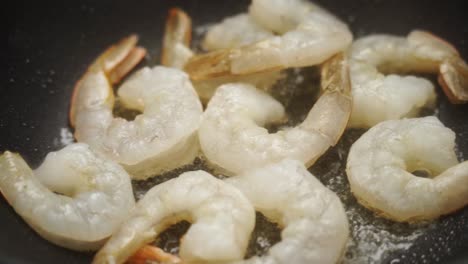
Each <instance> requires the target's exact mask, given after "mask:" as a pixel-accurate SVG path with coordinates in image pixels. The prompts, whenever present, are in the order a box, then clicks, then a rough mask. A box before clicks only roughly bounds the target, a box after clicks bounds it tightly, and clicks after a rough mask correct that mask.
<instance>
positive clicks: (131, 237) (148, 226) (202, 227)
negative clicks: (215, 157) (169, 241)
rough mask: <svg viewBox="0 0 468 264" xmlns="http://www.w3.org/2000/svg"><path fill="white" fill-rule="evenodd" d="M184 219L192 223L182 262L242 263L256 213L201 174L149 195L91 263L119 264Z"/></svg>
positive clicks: (182, 178)
mask: <svg viewBox="0 0 468 264" xmlns="http://www.w3.org/2000/svg"><path fill="white" fill-rule="evenodd" d="M183 219H184V220H188V221H190V222H192V225H191V227H190V229H189V230H188V231H187V233H186V234H185V236H184V238H183V239H182V241H181V244H180V257H181V259H182V260H183V262H184V263H222V262H225V261H234V260H240V259H242V258H243V257H244V254H245V251H246V249H247V245H248V242H249V237H250V234H251V232H252V231H253V228H254V225H255V211H254V208H253V206H252V204H251V203H250V202H249V201H248V200H247V198H245V196H244V195H243V194H242V193H241V192H240V191H239V190H237V189H236V188H235V187H233V186H231V185H229V184H226V183H225V182H223V181H222V180H219V179H216V178H214V177H213V176H212V175H210V174H208V173H206V172H204V171H192V172H186V173H183V174H181V175H180V176H179V177H178V178H175V179H172V180H169V181H167V182H164V183H162V184H160V185H156V186H155V187H153V188H152V189H151V190H149V191H148V193H146V195H145V196H144V197H143V198H142V199H141V200H140V201H138V203H137V205H136V208H135V209H134V210H133V211H132V212H131V213H130V215H129V217H128V219H127V221H126V222H125V223H124V224H123V225H122V226H121V227H120V229H119V230H117V232H115V233H114V234H113V235H112V237H111V238H110V239H109V241H108V242H107V243H106V244H105V245H104V247H103V248H101V250H100V251H99V252H98V253H97V254H96V256H95V258H94V261H93V263H123V262H125V261H126V260H127V259H128V258H129V257H130V256H131V255H133V253H135V252H136V251H137V250H138V249H140V248H141V247H142V246H144V245H145V244H146V243H149V242H151V241H152V240H153V239H154V238H155V237H156V236H157V235H158V234H159V233H160V232H161V231H162V230H164V229H165V228H167V227H168V226H170V225H171V224H174V223H177V222H178V221H180V220H183ZM156 252H159V253H160V251H159V250H156ZM159 253H158V254H159ZM144 255H145V254H144ZM169 259H173V258H169Z"/></svg>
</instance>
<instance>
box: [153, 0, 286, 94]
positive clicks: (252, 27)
mask: <svg viewBox="0 0 468 264" xmlns="http://www.w3.org/2000/svg"><path fill="white" fill-rule="evenodd" d="M238 23H240V24H238ZM253 23H254V22H252V20H251V19H249V18H248V17H247V16H246V15H241V16H237V17H234V18H232V19H227V20H226V21H224V22H222V23H221V24H218V25H215V26H214V27H213V28H212V29H211V30H210V31H209V32H208V33H207V35H206V37H205V43H209V44H205V46H208V48H216V47H218V48H220V47H222V46H224V45H229V46H237V45H239V44H240V42H241V43H247V42H248V41H249V40H250V41H254V40H256V38H254V36H257V34H260V35H262V34H261V33H259V32H261V31H260V29H259V26H258V25H256V24H253ZM191 25H192V22H191V19H190V17H189V16H188V15H187V14H186V13H185V12H184V11H183V10H181V9H178V8H172V9H171V10H170V11H169V16H168V18H167V20H166V31H165V34H164V38H163V39H164V41H163V48H162V50H163V52H162V59H161V63H162V64H163V65H165V66H168V67H174V68H177V69H182V68H183V67H184V65H185V64H186V62H187V61H188V60H189V59H190V58H191V57H192V56H193V55H194V52H193V51H192V50H191V49H190V42H191V35H192V26H191ZM228 28H229V29H230V31H227V32H228V33H229V34H226V29H228ZM245 32H247V35H248V36H249V37H246V36H245V35H244V34H245ZM265 32H266V31H265ZM263 34H266V33H263ZM283 77H284V75H283V74H282V73H281V72H278V71H273V72H265V73H257V74H250V75H246V76H224V77H219V78H214V79H210V80H205V81H195V82H194V87H195V89H196V91H197V93H198V96H199V97H200V99H201V100H202V101H203V102H208V101H209V100H210V98H211V97H212V96H213V94H214V92H215V91H216V89H217V88H218V87H219V86H220V85H222V84H225V83H231V82H246V83H251V84H252V85H255V86H256V87H258V88H260V89H265V90H267V89H269V88H270V87H272V86H273V84H275V83H276V82H277V81H278V80H279V79H281V78H283Z"/></svg>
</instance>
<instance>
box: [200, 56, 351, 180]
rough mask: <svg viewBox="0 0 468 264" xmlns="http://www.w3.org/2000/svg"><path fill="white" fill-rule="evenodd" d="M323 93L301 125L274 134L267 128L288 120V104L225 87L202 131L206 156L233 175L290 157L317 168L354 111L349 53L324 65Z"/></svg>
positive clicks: (247, 89) (257, 92)
mask: <svg viewBox="0 0 468 264" xmlns="http://www.w3.org/2000/svg"><path fill="white" fill-rule="evenodd" d="M322 89H323V94H322V95H321V96H320V98H319V100H318V101H317V102H316V103H315V105H314V107H313V108H312V109H311V110H310V111H309V113H308V115H307V117H306V119H305V120H304V121H303V122H302V123H301V124H300V125H298V126H296V127H294V128H287V129H282V130H281V131H279V132H277V133H273V134H269V133H268V131H267V130H266V129H265V128H263V127H261V126H263V125H264V124H265V123H274V122H278V121H281V120H283V119H284V117H285V112H284V108H283V106H282V105H281V104H280V103H279V102H278V101H276V100H275V99H273V97H271V96H270V95H268V94H267V93H265V92H263V91H261V90H258V89H256V88H255V87H254V86H252V85H248V84H242V83H234V84H225V85H222V86H221V87H219V88H218V90H217V92H216V94H215V95H214V97H213V98H212V99H211V101H210V102H209V103H208V107H207V109H206V111H205V113H204V114H203V120H202V123H201V125H200V128H199V130H198V136H199V140H200V145H201V148H202V151H203V153H204V154H205V156H206V158H207V159H208V161H209V162H210V163H211V164H213V165H215V166H216V167H219V168H221V169H223V172H224V173H226V174H228V175H232V174H238V173H241V172H243V171H245V170H247V169H250V168H256V167H261V166H263V165H265V164H268V163H274V162H279V161H280V160H282V159H284V158H293V159H298V160H300V161H302V162H303V163H304V164H306V165H307V166H310V165H312V164H313V163H314V162H315V161H316V160H317V159H318V158H319V157H320V156H321V155H322V154H323V153H324V152H325V151H326V150H327V149H328V148H329V147H330V146H333V145H335V144H336V143H337V142H338V139H339V138H340V136H341V134H342V133H343V131H344V129H345V127H346V124H347V122H348V119H349V115H350V113H351V104H352V103H351V100H352V99H351V97H350V93H351V92H350V83H349V76H348V67H347V62H346V58H345V56H344V55H343V54H339V55H336V56H335V57H333V58H332V59H330V60H329V61H327V62H326V63H325V64H324V66H323V68H322Z"/></svg>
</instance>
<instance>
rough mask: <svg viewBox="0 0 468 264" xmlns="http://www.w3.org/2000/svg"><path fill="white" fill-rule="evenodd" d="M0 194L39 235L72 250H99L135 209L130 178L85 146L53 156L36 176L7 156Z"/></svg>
mask: <svg viewBox="0 0 468 264" xmlns="http://www.w3.org/2000/svg"><path fill="white" fill-rule="evenodd" d="M0 191H1V193H2V194H3V195H4V196H5V198H6V200H7V201H8V202H9V203H10V205H11V206H12V207H13V208H14V209H15V211H16V212H17V213H18V214H19V215H20V216H21V217H22V218H23V219H24V220H25V221H26V222H27V223H28V224H29V225H30V226H31V227H32V228H33V229H34V230H35V231H36V232H37V233H39V235H41V236H42V237H43V238H45V239H47V240H49V241H50V242H52V243H54V244H56V245H59V246H62V247H66V248H69V249H74V250H96V249H98V248H99V247H100V246H102V244H104V242H105V240H106V239H107V238H108V237H109V236H110V235H111V234H112V233H113V232H114V231H115V230H116V229H117V228H118V227H119V226H120V224H121V223H122V222H123V220H124V219H125V217H126V216H127V214H128V213H129V212H130V210H131V209H132V208H133V207H134V205H135V200H134V197H133V191H132V185H131V183H130V177H129V176H128V174H127V173H126V172H125V171H124V170H123V169H122V168H121V167H120V166H119V165H118V164H117V163H114V162H112V161H108V160H106V159H103V158H102V157H100V156H98V155H96V154H95V153H94V152H92V151H91V150H90V149H89V148H88V146H87V145H85V144H81V143H77V144H72V145H69V146H67V147H65V148H64V149H62V150H60V151H58V152H52V153H49V154H48V155H47V157H46V159H45V160H44V162H43V163H42V165H41V166H40V167H39V168H38V169H37V170H35V171H34V172H33V171H32V170H31V169H30V168H29V166H28V165H27V164H26V163H25V161H24V160H23V158H21V156H20V155H18V154H14V153H11V152H8V151H6V152H5V153H4V154H3V155H1V156H0Z"/></svg>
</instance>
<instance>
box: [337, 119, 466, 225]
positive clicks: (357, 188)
mask: <svg viewBox="0 0 468 264" xmlns="http://www.w3.org/2000/svg"><path fill="white" fill-rule="evenodd" d="M454 148H455V133H454V132H453V131H451V130H450V129H449V128H446V127H444V125H443V124H442V123H441V122H440V121H439V120H438V119H437V118H436V117H425V118H414V119H403V120H391V121H384V122H381V123H379V124H378V125H376V126H374V127H372V128H371V129H370V130H369V131H367V132H366V133H365V134H364V135H362V136H361V138H359V139H358V140H357V141H356V142H355V143H354V144H353V146H352V147H351V150H350V152H349V156H348V162H347V166H346V172H347V174H348V179H349V183H350V185H351V191H352V192H353V194H354V195H355V196H356V197H357V198H358V201H359V202H360V203H362V204H363V205H364V206H366V207H368V208H370V209H372V210H375V211H377V213H378V214H380V215H382V216H384V217H387V218H390V219H393V220H395V221H400V222H405V221H416V220H423V219H433V218H437V217H439V216H440V215H445V214H448V213H451V212H453V211H455V210H457V209H460V208H462V207H464V206H465V205H466V204H468V161H465V162H462V163H460V164H458V161H457V157H456V154H455V151H454ZM414 171H426V172H427V173H428V174H429V175H430V176H429V178H423V177H416V176H414V175H413V174H412V172H414Z"/></svg>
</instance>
